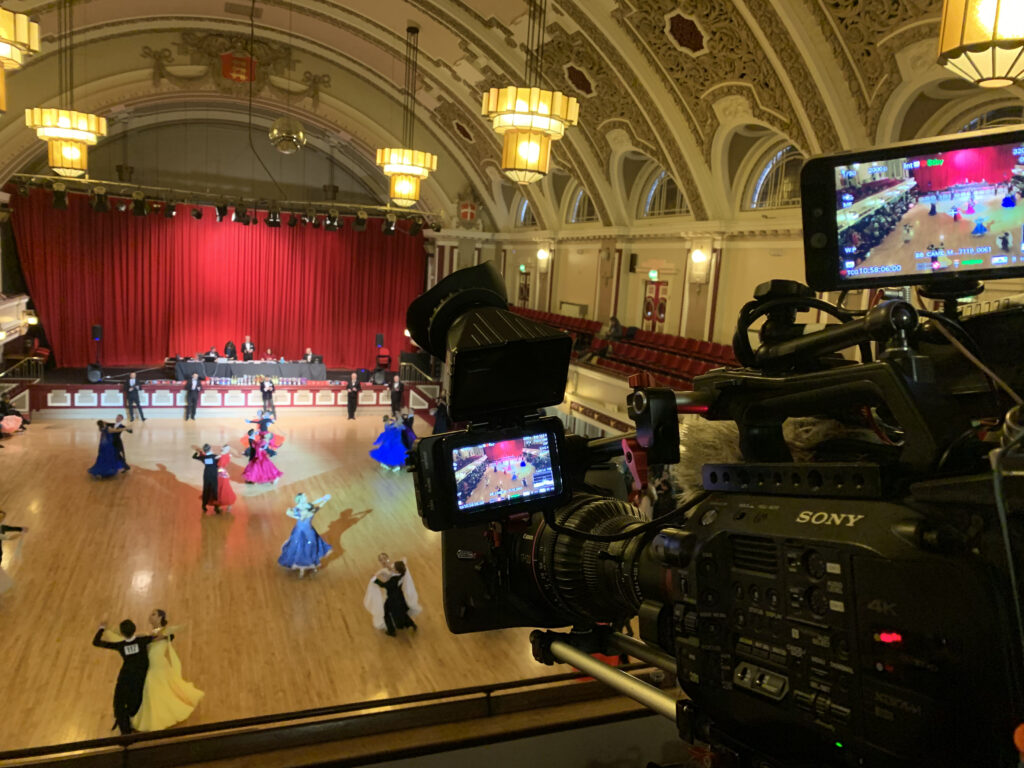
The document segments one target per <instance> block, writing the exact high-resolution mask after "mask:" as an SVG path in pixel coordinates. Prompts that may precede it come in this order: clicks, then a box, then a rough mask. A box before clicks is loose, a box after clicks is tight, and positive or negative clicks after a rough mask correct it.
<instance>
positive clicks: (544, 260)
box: [537, 248, 551, 272]
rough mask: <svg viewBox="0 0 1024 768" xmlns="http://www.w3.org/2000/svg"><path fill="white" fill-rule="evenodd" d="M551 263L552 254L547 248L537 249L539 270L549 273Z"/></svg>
mask: <svg viewBox="0 0 1024 768" xmlns="http://www.w3.org/2000/svg"><path fill="white" fill-rule="evenodd" d="M550 261H551V252H550V251H549V250H548V249H547V248H538V249H537V269H538V270H540V271H541V272H547V271H548V263H549V262H550Z"/></svg>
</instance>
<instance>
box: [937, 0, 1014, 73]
mask: <svg viewBox="0 0 1024 768" xmlns="http://www.w3.org/2000/svg"><path fill="white" fill-rule="evenodd" d="M939 64H942V65H943V66H944V67H946V69H948V70H949V71H950V72H953V73H955V74H957V75H959V76H960V77H963V78H965V79H967V80H970V81H971V82H972V83H975V84H976V85H980V86H982V87H983V88H1000V87H1003V86H1007V85H1013V84H1014V83H1019V82H1022V81H1024V3H1021V1H1020V0H945V2H944V3H943V6H942V30H941V31H940V32H939Z"/></svg>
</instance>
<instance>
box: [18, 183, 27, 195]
mask: <svg viewBox="0 0 1024 768" xmlns="http://www.w3.org/2000/svg"><path fill="white" fill-rule="evenodd" d="M28 193H29V189H28V184H19V185H18V194H19V195H21V196H22V197H28Z"/></svg>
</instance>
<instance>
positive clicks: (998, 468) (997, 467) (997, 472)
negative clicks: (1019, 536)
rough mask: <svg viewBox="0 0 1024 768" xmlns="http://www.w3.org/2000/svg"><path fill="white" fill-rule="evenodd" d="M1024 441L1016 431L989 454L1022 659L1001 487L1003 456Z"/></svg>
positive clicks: (1023, 631)
mask: <svg viewBox="0 0 1024 768" xmlns="http://www.w3.org/2000/svg"><path fill="white" fill-rule="evenodd" d="M1007 418H1009V416H1008V417H1007ZM1022 441H1024V431H1021V432H1018V433H1017V434H1016V435H1015V436H1014V437H1013V439H1012V440H1010V442H1009V443H1007V444H1006V445H1005V446H1003V447H1002V448H997V449H995V450H994V451H992V452H991V453H990V454H989V461H990V462H991V464H992V490H993V493H994V495H995V501H996V512H997V513H998V515H999V526H1000V528H1001V529H1002V534H1003V546H1004V547H1005V552H1006V566H1007V569H1008V570H1009V575H1010V594H1011V597H1012V598H1013V610H1014V614H1015V615H1016V618H1017V640H1018V642H1019V643H1020V652H1021V659H1022V660H1024V616H1022V615H1021V607H1020V589H1019V587H1018V585H1017V568H1016V565H1015V564H1014V559H1013V546H1012V545H1011V542H1010V523H1009V512H1008V510H1007V506H1006V491H1005V489H1004V487H1003V458H1004V457H1005V456H1006V455H1007V454H1008V453H1010V451H1012V450H1013V449H1014V448H1016V447H1017V446H1019V445H1020V444H1021V442H1022Z"/></svg>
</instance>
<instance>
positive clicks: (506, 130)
mask: <svg viewBox="0 0 1024 768" xmlns="http://www.w3.org/2000/svg"><path fill="white" fill-rule="evenodd" d="M527 3H528V4H529V8H530V17H529V24H528V27H527V43H526V49H527V52H526V81H527V82H528V83H530V84H531V85H529V86H526V87H520V86H515V85H510V86H507V87H505V88H491V89H490V90H489V91H488V92H487V93H485V94H484V96H483V104H482V106H481V109H480V112H481V114H482V115H483V116H484V117H486V118H488V119H490V121H491V127H492V128H493V129H494V132H495V133H497V134H498V135H499V136H501V137H502V147H501V170H502V171H504V172H505V175H506V176H508V177H509V178H510V179H512V181H514V182H516V183H518V184H532V183H533V182H535V181H540V180H541V179H543V178H544V177H545V176H546V175H547V174H548V171H549V169H550V165H551V142H552V141H557V140H558V139H560V138H562V136H563V135H564V134H565V129H566V127H567V126H571V125H576V123H577V122H579V117H580V106H579V103H578V102H577V101H576V99H575V98H574V97H572V96H566V95H565V94H564V93H562V92H560V91H548V90H544V89H543V88H540V87H538V86H539V84H540V82H541V73H542V70H543V64H544V24H545V19H546V17H547V0H527Z"/></svg>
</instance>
